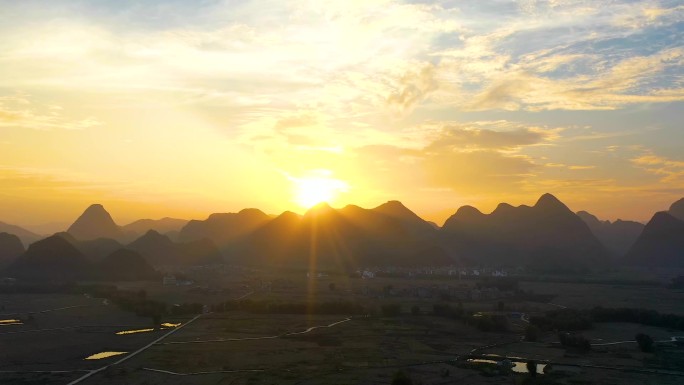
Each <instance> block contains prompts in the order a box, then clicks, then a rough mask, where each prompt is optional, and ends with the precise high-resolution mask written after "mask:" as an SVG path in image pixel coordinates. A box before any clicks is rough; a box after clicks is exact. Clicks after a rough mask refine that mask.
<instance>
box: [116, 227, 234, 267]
mask: <svg viewBox="0 0 684 385" xmlns="http://www.w3.org/2000/svg"><path fill="white" fill-rule="evenodd" d="M126 248H127V249H130V250H134V251H136V252H138V253H139V254H140V255H142V256H143V257H144V258H145V260H146V261H147V262H148V263H150V264H152V265H154V266H162V265H185V266H192V265H211V264H219V263H223V256H222V255H221V253H220V251H219V250H218V248H217V247H216V245H215V244H214V242H213V241H211V240H210V239H207V238H204V239H197V240H194V241H189V242H182V243H176V242H173V241H172V240H171V239H169V237H168V236H166V235H162V234H159V233H158V232H157V231H154V230H150V231H148V232H147V233H146V234H145V235H143V236H142V237H140V238H138V239H136V240H135V241H133V242H131V243H130V244H128V245H127V246H126Z"/></svg>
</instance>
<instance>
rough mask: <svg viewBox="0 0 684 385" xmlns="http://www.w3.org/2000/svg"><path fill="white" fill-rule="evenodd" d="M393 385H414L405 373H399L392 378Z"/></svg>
mask: <svg viewBox="0 0 684 385" xmlns="http://www.w3.org/2000/svg"><path fill="white" fill-rule="evenodd" d="M392 385H413V380H411V377H409V376H408V375H407V374H406V373H404V372H403V371H401V370H400V371H398V372H396V373H394V377H392Z"/></svg>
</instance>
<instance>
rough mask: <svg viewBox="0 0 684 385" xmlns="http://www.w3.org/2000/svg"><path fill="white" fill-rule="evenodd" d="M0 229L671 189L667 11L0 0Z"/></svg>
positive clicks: (584, 3) (683, 115) (678, 165)
mask: <svg viewBox="0 0 684 385" xmlns="http://www.w3.org/2000/svg"><path fill="white" fill-rule="evenodd" d="M0 9H2V11H1V12H0V221H3V222H8V223H13V224H19V225H25V226H27V227H29V228H30V227H31V225H36V224H42V223H48V222H60V223H62V222H70V221H72V220H73V219H74V218H75V217H76V216H78V214H79V213H80V212H82V211H83V210H84V209H85V207H87V206H88V205H89V204H91V203H95V202H97V203H102V204H104V205H105V207H106V208H108V209H109V211H110V212H111V213H112V215H113V216H114V218H115V220H117V222H119V223H120V224H125V223H127V222H130V221H133V220H135V219H138V218H143V217H152V218H159V217H162V216H175V217H182V218H204V217H206V216H207V215H208V214H209V213H212V212H235V211H238V210H240V209H242V208H245V207H258V208H261V209H262V210H264V211H265V212H268V213H272V214H277V213H280V212H282V211H284V210H292V211H296V212H302V211H304V210H305V209H306V206H309V205H311V204H313V203H316V202H317V201H319V200H326V201H329V202H330V203H331V205H333V206H335V207H341V206H344V205H346V204H349V203H352V204H357V205H360V206H362V207H374V206H376V205H379V204H381V203H383V202H385V201H387V200H393V199H396V200H401V201H402V202H403V203H404V204H405V205H406V206H408V207H409V208H411V209H412V210H414V211H416V212H417V213H418V214H419V215H421V216H423V217H424V218H426V219H429V220H434V221H436V222H438V223H440V224H441V223H442V222H443V221H444V220H445V219H446V217H448V216H449V215H450V214H452V213H453V212H454V211H455V210H456V209H457V208H458V207H459V206H461V205H464V204H471V205H474V206H476V207H478V208H481V209H482V210H483V211H488V210H491V209H493V208H494V207H495V206H496V204H497V203H498V202H502V201H506V202H509V203H511V204H516V205H517V204H531V203H533V202H534V201H535V199H536V198H537V197H538V196H539V195H541V194H542V193H544V192H550V193H553V194H555V195H556V196H558V197H559V198H560V199H561V200H563V201H564V202H565V203H566V204H568V205H569V206H570V208H571V209H573V210H588V211H590V212H592V213H594V214H596V215H598V216H599V217H600V218H603V219H616V218H623V219H636V220H641V221H645V220H648V218H650V216H651V215H652V214H653V212H655V211H658V210H663V209H666V208H667V207H668V206H669V204H670V203H672V202H673V201H675V200H676V199H678V198H681V197H682V196H684V151H682V150H684V132H683V129H684V127H682V122H683V121H684V77H683V75H684V70H683V68H684V67H683V64H684V46H683V43H682V42H684V6H683V5H681V4H680V2H678V1H666V0H663V1H605V2H603V1H602V2H596V1H588V0H546V1H544V0H536V1H535V0H528V1H519V2H515V1H502V0H498V1H493V0H490V1H477V2H465V1H443V2H438V1H435V2H430V1H414V2H411V1H390V0H364V1H354V0H350V1H321V0H318V1H259V2H256V1H250V0H245V1H201V2H197V1H189V0H187V1H183V0H175V1H145V2H137V1H113V0H112V1H62V0H52V1H29V0H27V1H2V0H0Z"/></svg>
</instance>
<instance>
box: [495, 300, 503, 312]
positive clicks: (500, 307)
mask: <svg viewBox="0 0 684 385" xmlns="http://www.w3.org/2000/svg"><path fill="white" fill-rule="evenodd" d="M504 306H505V304H504V301H499V302H497V304H496V309H497V310H498V311H503V310H504Z"/></svg>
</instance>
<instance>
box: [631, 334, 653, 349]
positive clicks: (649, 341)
mask: <svg viewBox="0 0 684 385" xmlns="http://www.w3.org/2000/svg"><path fill="white" fill-rule="evenodd" d="M634 339H635V340H636V342H637V344H639V349H641V351H642V352H652V351H653V338H651V336H649V335H648V334H644V333H639V334H637V335H636V336H634Z"/></svg>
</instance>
